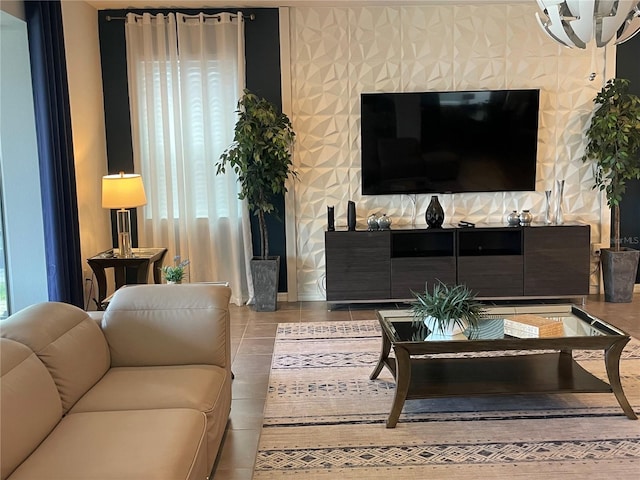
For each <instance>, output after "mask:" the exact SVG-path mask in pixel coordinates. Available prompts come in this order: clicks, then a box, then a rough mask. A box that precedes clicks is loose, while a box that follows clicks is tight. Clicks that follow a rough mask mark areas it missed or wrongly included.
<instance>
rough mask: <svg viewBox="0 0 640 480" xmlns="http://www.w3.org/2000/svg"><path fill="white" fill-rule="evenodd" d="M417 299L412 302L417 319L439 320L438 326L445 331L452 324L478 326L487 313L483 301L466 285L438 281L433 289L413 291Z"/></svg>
mask: <svg viewBox="0 0 640 480" xmlns="http://www.w3.org/2000/svg"><path fill="white" fill-rule="evenodd" d="M412 294H413V296H414V297H415V298H416V301H415V302H413V303H412V304H411V311H412V313H413V318H414V320H415V321H419V322H423V321H424V320H425V319H426V318H427V317H433V318H435V319H436V320H437V324H436V325H437V328H438V330H439V332H440V333H444V332H445V331H446V330H447V327H448V326H449V325H450V324H452V323H453V324H454V325H457V326H458V327H460V328H461V329H464V328H466V327H467V326H469V327H477V326H478V323H479V321H480V319H481V318H482V316H483V315H484V313H485V310H484V308H483V305H482V303H480V302H479V301H477V300H476V295H475V294H474V293H473V292H472V291H471V290H469V289H468V288H467V286H466V285H453V286H450V285H446V284H444V283H442V282H438V283H436V284H435V285H434V286H433V291H431V292H430V291H429V290H426V291H425V292H424V293H421V292H412Z"/></svg>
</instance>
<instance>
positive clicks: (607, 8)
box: [536, 0, 640, 48]
mask: <svg viewBox="0 0 640 480" xmlns="http://www.w3.org/2000/svg"><path fill="white" fill-rule="evenodd" d="M537 1H538V5H539V6H540V8H541V9H542V11H543V14H542V15H541V14H540V13H536V18H537V20H538V23H539V24H540V26H541V27H542V29H543V30H544V31H545V32H546V33H547V34H548V35H549V36H550V37H551V38H553V39H554V40H555V41H557V42H559V43H561V44H562V45H565V46H567V47H578V48H586V47H587V44H588V43H589V42H590V41H591V40H593V39H595V42H596V46H597V47H604V46H605V45H606V44H607V43H609V42H610V41H611V40H612V39H613V38H614V37H615V42H614V43H616V44H619V43H622V42H626V41H627V40H629V39H630V38H631V37H633V36H634V35H635V34H636V33H638V32H639V31H640V1H637V0H537Z"/></svg>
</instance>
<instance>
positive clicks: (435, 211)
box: [424, 195, 444, 228]
mask: <svg viewBox="0 0 640 480" xmlns="http://www.w3.org/2000/svg"><path fill="white" fill-rule="evenodd" d="M424 218H425V220H426V221H427V225H428V226H429V228H440V227H442V224H443V223H444V210H443V209H442V205H440V202H439V201H438V197H437V196H436V195H433V196H432V197H431V202H430V203H429V206H428V207H427V212H426V213H425V214H424Z"/></svg>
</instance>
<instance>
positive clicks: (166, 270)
mask: <svg viewBox="0 0 640 480" xmlns="http://www.w3.org/2000/svg"><path fill="white" fill-rule="evenodd" d="M187 265H189V260H182V261H180V255H176V256H175V257H173V266H169V265H165V266H163V267H162V275H163V276H164V279H165V280H166V281H167V283H182V279H183V278H184V271H185V269H186V268H187Z"/></svg>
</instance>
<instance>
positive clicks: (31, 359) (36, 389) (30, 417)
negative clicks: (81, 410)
mask: <svg viewBox="0 0 640 480" xmlns="http://www.w3.org/2000/svg"><path fill="white" fill-rule="evenodd" d="M1 323H2V324H4V321H2V322H1ZM2 326H4V325H2ZM0 417H1V418H2V421H0V479H3V480H4V479H5V478H7V477H8V476H9V475H10V474H11V472H13V471H14V470H15V469H16V468H17V467H18V465H20V464H21V463H22V462H23V461H24V459H25V458H27V457H28V456H29V455H30V454H31V452H33V451H34V450H35V449H36V447H37V446H38V445H39V444H40V442H42V440H43V439H44V438H45V437H46V436H47V435H49V433H50V432H51V430H53V428H54V427H55V426H56V425H57V423H58V422H59V421H60V418H62V404H61V403H60V396H59V395H58V390H57V389H56V385H55V384H54V383H53V379H52V378H51V375H50V374H49V372H48V371H47V369H46V367H45V366H44V365H43V364H42V362H41V361H40V360H39V359H38V357H37V356H36V354H35V353H34V352H32V351H31V350H30V349H29V348H28V347H27V346H25V345H22V344H21V343H18V342H14V341H13V340H8V339H5V338H0Z"/></svg>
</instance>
